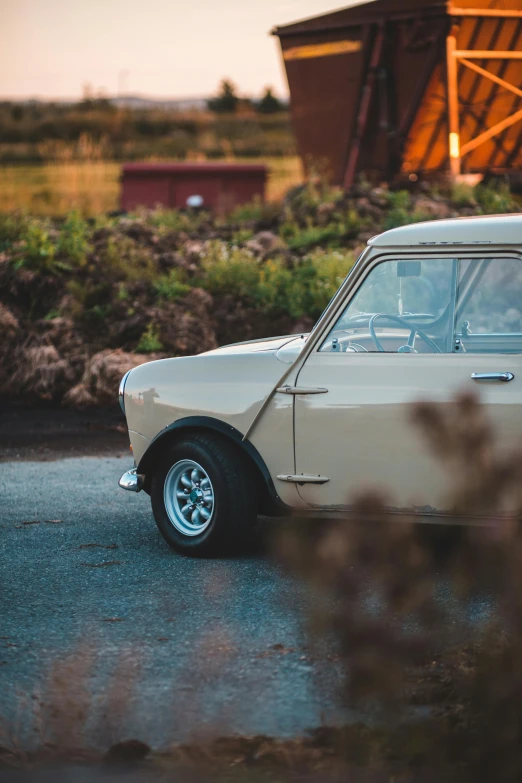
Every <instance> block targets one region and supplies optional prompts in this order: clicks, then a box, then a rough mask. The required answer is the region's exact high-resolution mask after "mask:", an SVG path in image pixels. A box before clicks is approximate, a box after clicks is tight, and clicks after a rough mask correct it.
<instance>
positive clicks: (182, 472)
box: [163, 459, 214, 536]
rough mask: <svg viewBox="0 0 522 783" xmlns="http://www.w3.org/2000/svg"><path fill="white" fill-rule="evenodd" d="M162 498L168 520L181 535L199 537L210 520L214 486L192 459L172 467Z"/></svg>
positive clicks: (212, 509) (212, 511)
mask: <svg viewBox="0 0 522 783" xmlns="http://www.w3.org/2000/svg"><path fill="white" fill-rule="evenodd" d="M163 500H164V502H165V509H166V511H167V515H168V517H169V519H170V521H171V523H172V524H173V525H174V527H175V528H176V530H178V531H179V532H180V533H183V535H184V536H199V535H200V533H202V532H203V531H204V530H206V529H207V527H208V526H209V525H210V523H211V521H212V516H213V514H214V488H213V486H212V482H211V481H210V479H209V477H208V474H207V472H206V470H204V469H203V468H202V467H201V465H199V464H198V463H197V462H194V460H192V459H183V460H180V461H179V462H176V464H175V465H173V466H172V467H171V469H170V470H169V472H168V473H167V478H166V479H165V486H164V489H163Z"/></svg>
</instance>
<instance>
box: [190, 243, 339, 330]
mask: <svg viewBox="0 0 522 783" xmlns="http://www.w3.org/2000/svg"><path fill="white" fill-rule="evenodd" d="M353 262H354V259H353V255H352V253H351V252H346V251H341V250H338V251H324V250H316V251H314V252H313V253H310V254H308V255H307V256H305V257H304V258H302V259H298V260H297V261H296V262H295V264H294V266H293V267H291V268H290V267H289V266H287V265H286V263H285V262H284V261H283V260H280V259H276V260H268V261H265V262H264V263H261V262H259V261H258V260H256V258H255V257H254V256H253V255H252V253H251V252H250V251H249V250H245V249H242V248H237V247H229V246H227V245H226V244H225V243H222V242H212V243H209V246H208V248H207V252H206V253H205V255H204V256H203V258H202V273H201V277H200V278H199V279H198V280H197V285H199V286H201V287H202V288H205V289H207V290H208V291H210V292H211V293H214V294H229V295H231V296H235V297H241V298H244V299H249V300H250V301H251V302H252V304H253V305H254V306H255V307H256V308H258V309H259V310H261V311H263V312H267V313H268V312H285V313H288V314H289V315H290V316H292V318H300V317H302V316H304V315H307V316H310V317H312V318H315V317H317V316H318V315H320V314H321V313H322V311H323V310H324V308H325V307H326V305H327V304H328V302H329V301H330V299H331V298H332V296H333V295H334V294H335V292H336V291H337V289H338V288H339V285H340V284H341V282H342V281H343V279H344V278H345V277H346V275H347V273H348V272H349V270H350V269H351V267H352V266H353Z"/></svg>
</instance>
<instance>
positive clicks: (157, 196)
mask: <svg viewBox="0 0 522 783" xmlns="http://www.w3.org/2000/svg"><path fill="white" fill-rule="evenodd" d="M266 178H267V167H266V166H265V165H262V164H258V163H256V164H249V163H248V164H243V163H126V164H124V166H123V172H122V177H121V182H122V193H121V208H122V209H123V210H125V211H129V210H132V209H135V208H136V207H140V206H141V207H149V208H153V207H156V206H162V207H171V208H175V209H181V208H183V207H187V206H190V205H191V202H190V201H189V199H190V200H191V201H192V202H195V204H196V205H198V203H201V206H204V207H207V208H208V209H212V210H214V211H216V212H220V213H223V212H227V211H228V210H230V209H232V208H233V207H235V206H237V205H238V204H246V203H248V202H249V201H252V200H253V199H254V198H256V197H257V198H261V199H262V200H264V198H265V186H266ZM194 197H200V198H194Z"/></svg>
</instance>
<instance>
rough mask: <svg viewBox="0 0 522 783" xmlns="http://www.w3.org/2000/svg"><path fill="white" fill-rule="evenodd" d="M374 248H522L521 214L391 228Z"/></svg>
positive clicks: (458, 219)
mask: <svg viewBox="0 0 522 783" xmlns="http://www.w3.org/2000/svg"><path fill="white" fill-rule="evenodd" d="M368 244H369V245H371V246H372V247H397V246H398V245H409V246H411V245H477V244H480V245H484V244H487V245H521V246H522V214H520V215H486V216H480V217H464V218H453V219H451V220H432V221H429V222H427V223H413V224H411V225H409V226H401V227H400V228H392V229H391V231H385V232H384V233H383V234H379V235H378V236H376V237H373V239H370V241H369V243H368Z"/></svg>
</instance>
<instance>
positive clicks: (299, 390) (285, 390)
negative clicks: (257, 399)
mask: <svg viewBox="0 0 522 783" xmlns="http://www.w3.org/2000/svg"><path fill="white" fill-rule="evenodd" d="M276 391H277V392H278V393H279V394H328V389H321V388H313V389H310V388H306V387H305V386H280V387H279V389H276Z"/></svg>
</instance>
